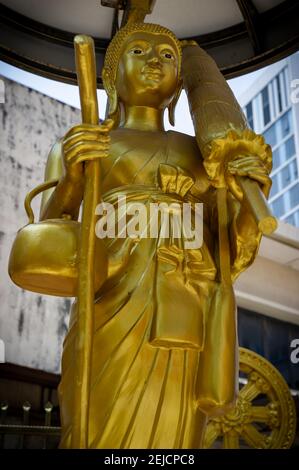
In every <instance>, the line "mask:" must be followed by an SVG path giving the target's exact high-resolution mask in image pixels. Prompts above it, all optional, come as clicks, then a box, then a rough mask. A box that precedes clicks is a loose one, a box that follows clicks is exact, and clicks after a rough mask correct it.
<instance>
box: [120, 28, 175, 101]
mask: <svg viewBox="0 0 299 470" xmlns="http://www.w3.org/2000/svg"><path fill="white" fill-rule="evenodd" d="M178 65H179V52H178V50H177V47H176V44H175V43H174V41H173V40H172V39H171V38H170V37H168V36H166V35H164V34H161V35H157V34H152V33H148V32H138V33H134V34H132V35H131V36H130V38H128V40H127V41H126V42H125V44H124V48H123V52H122V56H121V59H120V62H119V67H118V73H117V79H116V89H117V93H118V96H119V98H120V100H121V101H122V102H123V103H125V104H127V105H131V106H150V107H154V108H159V109H161V108H164V107H166V106H167V105H168V104H169V102H170V101H171V100H172V98H173V96H174V94H175V91H176V89H177V86H178V69H179V67H178Z"/></svg>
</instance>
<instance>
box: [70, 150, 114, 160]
mask: <svg viewBox="0 0 299 470" xmlns="http://www.w3.org/2000/svg"><path fill="white" fill-rule="evenodd" d="M108 155H109V152H108V150H98V151H96V152H95V151H92V152H88V153H85V152H84V153H79V154H78V155H77V156H76V163H84V162H87V161H93V160H98V159H99V158H107V157H108Z"/></svg>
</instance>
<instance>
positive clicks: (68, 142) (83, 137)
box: [63, 132, 110, 152]
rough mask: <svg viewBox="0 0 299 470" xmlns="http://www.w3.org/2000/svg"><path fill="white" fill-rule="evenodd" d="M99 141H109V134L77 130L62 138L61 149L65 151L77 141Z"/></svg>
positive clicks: (77, 142)
mask: <svg viewBox="0 0 299 470" xmlns="http://www.w3.org/2000/svg"><path fill="white" fill-rule="evenodd" d="M99 141H100V142H102V143H107V144H108V143H109V142H110V137H109V135H103V134H100V133H99V132H97V133H96V134H95V133H94V132H84V133H83V132H79V133H76V134H74V135H72V136H70V137H68V138H67V139H65V140H64V142H63V150H64V151H65V152H66V151H68V150H69V149H70V148H71V147H73V146H74V145H76V144H79V143H83V142H99Z"/></svg>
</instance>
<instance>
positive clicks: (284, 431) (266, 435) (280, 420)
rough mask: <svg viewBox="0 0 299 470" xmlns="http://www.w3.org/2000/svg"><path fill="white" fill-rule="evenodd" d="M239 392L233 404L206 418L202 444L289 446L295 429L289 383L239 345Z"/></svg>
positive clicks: (221, 446)
mask: <svg viewBox="0 0 299 470" xmlns="http://www.w3.org/2000/svg"><path fill="white" fill-rule="evenodd" d="M239 353H240V392H239V396H238V399H237V403H236V406H235V407H234V409H233V410H232V411H230V412H229V413H227V414H226V415H224V416H221V417H217V418H213V419H211V420H210V421H209V423H208V425H207V429H206V433H205V438H204V448H224V449H238V448H240V449H242V448H254V449H288V448H290V447H291V446H292V444H293V441H294V438H295V432H296V409H295V403H294V400H293V398H292V395H291V393H290V390H289V387H288V385H287V383H286V382H285V380H284V378H283V377H282V375H281V374H280V373H279V371H278V370H277V369H276V368H275V367H274V366H273V365H272V364H271V363H270V362H269V361H267V360H266V359H264V358H263V357H262V356H260V355H259V354H257V353H255V352H253V351H250V350H249V349H245V348H240V350H239Z"/></svg>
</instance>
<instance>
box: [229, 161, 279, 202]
mask: <svg viewBox="0 0 299 470" xmlns="http://www.w3.org/2000/svg"><path fill="white" fill-rule="evenodd" d="M236 176H245V177H248V178H251V179H253V180H255V181H257V182H258V183H259V184H260V186H261V189H262V191H263V193H264V194H265V196H266V197H268V195H269V192H270V189H271V184H272V181H271V178H270V177H269V173H268V170H267V168H266V166H265V164H264V163H263V161H262V159H261V158H260V157H259V156H257V155H240V156H238V157H237V158H234V159H233V160H231V161H229V162H228V164H227V172H226V181H227V184H228V189H229V190H230V191H231V192H232V194H233V195H234V196H235V197H236V198H237V199H238V200H239V201H242V199H243V192H242V189H241V187H240V185H239V184H238V182H237V178H236Z"/></svg>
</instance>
